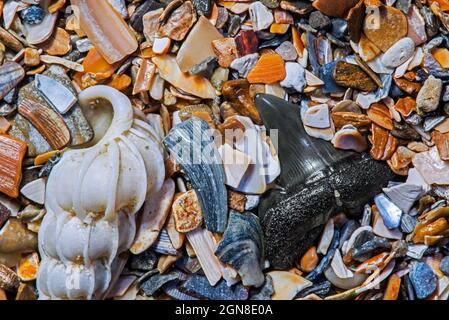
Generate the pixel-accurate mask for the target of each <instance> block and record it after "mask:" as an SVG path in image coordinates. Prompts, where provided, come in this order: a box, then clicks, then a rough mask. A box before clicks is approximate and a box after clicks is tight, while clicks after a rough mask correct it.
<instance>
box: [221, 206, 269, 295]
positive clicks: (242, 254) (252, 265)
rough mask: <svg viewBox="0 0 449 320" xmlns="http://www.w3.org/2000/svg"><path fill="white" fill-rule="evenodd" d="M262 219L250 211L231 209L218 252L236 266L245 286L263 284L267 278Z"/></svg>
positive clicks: (223, 260) (225, 261)
mask: <svg viewBox="0 0 449 320" xmlns="http://www.w3.org/2000/svg"><path fill="white" fill-rule="evenodd" d="M262 237H263V234H262V228H261V226H260V223H259V218H258V217H257V216H255V215H254V214H252V213H250V212H245V213H238V212H236V211H233V210H232V211H231V214H230V217H229V224H228V228H227V229H226V232H225V233H224V236H223V239H222V240H221V242H220V244H219V245H218V248H217V250H216V251H215V255H216V256H217V257H218V258H219V259H220V260H221V261H222V262H223V263H228V264H230V265H231V266H233V267H234V268H235V269H236V270H237V272H238V273H239V275H240V277H241V278H242V282H243V285H244V286H255V287H260V286H261V285H263V283H264V281H265V277H264V275H263V272H262V267H263V259H264V249H263V238H262Z"/></svg>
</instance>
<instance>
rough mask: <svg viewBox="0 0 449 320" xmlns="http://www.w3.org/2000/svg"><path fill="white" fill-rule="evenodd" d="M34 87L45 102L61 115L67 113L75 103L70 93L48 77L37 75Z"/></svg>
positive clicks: (74, 98)
mask: <svg viewBox="0 0 449 320" xmlns="http://www.w3.org/2000/svg"><path fill="white" fill-rule="evenodd" d="M34 85H35V86H36V89H38V90H39V92H40V93H41V95H42V96H43V97H44V98H45V100H46V101H47V102H48V103H49V104H50V105H51V106H53V107H54V108H55V109H56V110H58V111H59V112H60V113H61V114H65V113H67V112H68V111H69V110H70V108H72V107H73V105H74V104H75V103H76V101H77V99H76V97H75V96H74V95H73V93H72V91H70V90H69V89H67V87H66V86H63V85H62V84H61V83H60V82H58V81H56V80H54V79H52V78H50V77H47V76H44V75H41V74H37V75H36V81H35V84H34Z"/></svg>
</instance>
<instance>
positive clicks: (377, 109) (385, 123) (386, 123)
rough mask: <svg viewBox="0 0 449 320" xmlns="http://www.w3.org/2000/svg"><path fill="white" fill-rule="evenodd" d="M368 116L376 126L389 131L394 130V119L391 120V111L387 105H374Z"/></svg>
mask: <svg viewBox="0 0 449 320" xmlns="http://www.w3.org/2000/svg"><path fill="white" fill-rule="evenodd" d="M366 114H367V115H368V117H369V118H370V119H371V121H372V122H374V123H375V124H377V125H379V126H381V127H382V128H385V129H387V130H393V119H391V115H390V111H389V110H388V108H387V106H386V105H385V104H383V103H374V104H372V105H371V107H370V108H369V109H368V110H367V112H366Z"/></svg>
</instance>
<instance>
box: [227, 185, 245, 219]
mask: <svg viewBox="0 0 449 320" xmlns="http://www.w3.org/2000/svg"><path fill="white" fill-rule="evenodd" d="M246 201H247V199H246V196H245V195H244V194H242V193H239V192H236V191H233V190H229V191H228V205H229V208H231V209H234V210H236V211H238V212H241V213H243V212H244V211H245V205H246Z"/></svg>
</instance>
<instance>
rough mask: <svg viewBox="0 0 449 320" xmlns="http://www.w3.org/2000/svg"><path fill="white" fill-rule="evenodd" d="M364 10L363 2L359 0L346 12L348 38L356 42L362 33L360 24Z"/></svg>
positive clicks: (361, 23)
mask: <svg viewBox="0 0 449 320" xmlns="http://www.w3.org/2000/svg"><path fill="white" fill-rule="evenodd" d="M365 11H366V6H365V2H364V0H360V1H359V3H358V4H357V5H356V6H355V7H353V8H352V9H351V10H349V13H348V18H347V22H348V32H349V38H350V39H351V41H354V42H356V43H357V42H359V41H360V37H361V35H362V26H363V21H364V19H365Z"/></svg>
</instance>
